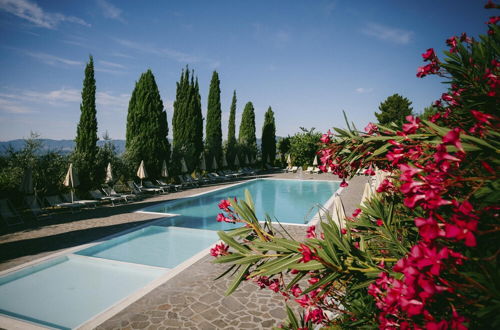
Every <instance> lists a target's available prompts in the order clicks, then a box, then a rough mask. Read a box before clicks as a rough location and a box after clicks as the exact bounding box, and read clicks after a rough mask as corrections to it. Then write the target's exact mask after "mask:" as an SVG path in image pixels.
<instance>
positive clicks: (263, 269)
mask: <svg viewBox="0 0 500 330" xmlns="http://www.w3.org/2000/svg"><path fill="white" fill-rule="evenodd" d="M300 259H302V255H295V256H294V255H290V257H289V258H287V257H286V258H283V259H282V260H280V261H279V262H277V263H276V264H274V265H273V266H271V267H269V265H268V264H263V265H262V266H260V267H259V268H258V269H256V271H255V272H254V273H252V276H254V275H265V276H270V275H274V274H277V273H279V272H282V271H284V270H287V269H289V268H290V265H293V264H295V263H297V262H298V261H299V260H300Z"/></svg>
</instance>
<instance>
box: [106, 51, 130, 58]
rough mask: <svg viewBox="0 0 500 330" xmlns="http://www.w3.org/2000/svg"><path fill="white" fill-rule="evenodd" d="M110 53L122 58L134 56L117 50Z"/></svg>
mask: <svg viewBox="0 0 500 330" xmlns="http://www.w3.org/2000/svg"><path fill="white" fill-rule="evenodd" d="M111 55H112V56H115V57H122V58H135V57H133V56H130V55H128V54H123V53H119V52H114V53H112V54H111Z"/></svg>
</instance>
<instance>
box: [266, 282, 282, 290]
mask: <svg viewBox="0 0 500 330" xmlns="http://www.w3.org/2000/svg"><path fill="white" fill-rule="evenodd" d="M280 288H281V286H280V281H279V280H278V279H274V280H272V281H271V283H270V284H269V289H271V290H273V291H274V292H278V291H279V290H280Z"/></svg>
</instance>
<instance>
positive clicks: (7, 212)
mask: <svg viewBox="0 0 500 330" xmlns="http://www.w3.org/2000/svg"><path fill="white" fill-rule="evenodd" d="M0 215H1V216H2V219H3V220H4V221H5V223H6V224H7V226H15V225H19V224H22V223H23V222H24V221H23V219H22V218H21V216H20V215H19V214H18V213H17V211H16V209H15V208H14V206H12V204H11V203H10V201H9V200H8V199H0Z"/></svg>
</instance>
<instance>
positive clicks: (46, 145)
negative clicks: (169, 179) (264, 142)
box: [0, 136, 280, 154]
mask: <svg viewBox="0 0 500 330" xmlns="http://www.w3.org/2000/svg"><path fill="white" fill-rule="evenodd" d="M276 138H277V139H279V138H280V137H278V136H277V137H276ZM40 141H41V142H42V152H46V151H49V150H50V151H58V152H60V153H62V154H69V153H71V152H72V151H73V149H74V148H75V141H73V140H52V139H40ZM109 141H111V142H112V143H113V144H114V145H115V147H116V152H117V153H118V154H121V153H123V152H124V151H125V140H109ZM105 142H106V141H104V140H99V141H97V145H98V146H102V145H103V144H104V143H105ZM170 143H172V141H171V140H170ZM260 143H261V141H260V139H257V147H258V148H259V149H260ZM9 146H11V147H12V148H13V149H14V150H15V151H18V150H21V149H22V148H24V140H23V139H17V140H10V141H3V142H2V141H0V154H5V152H6V150H7V148H9Z"/></svg>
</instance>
